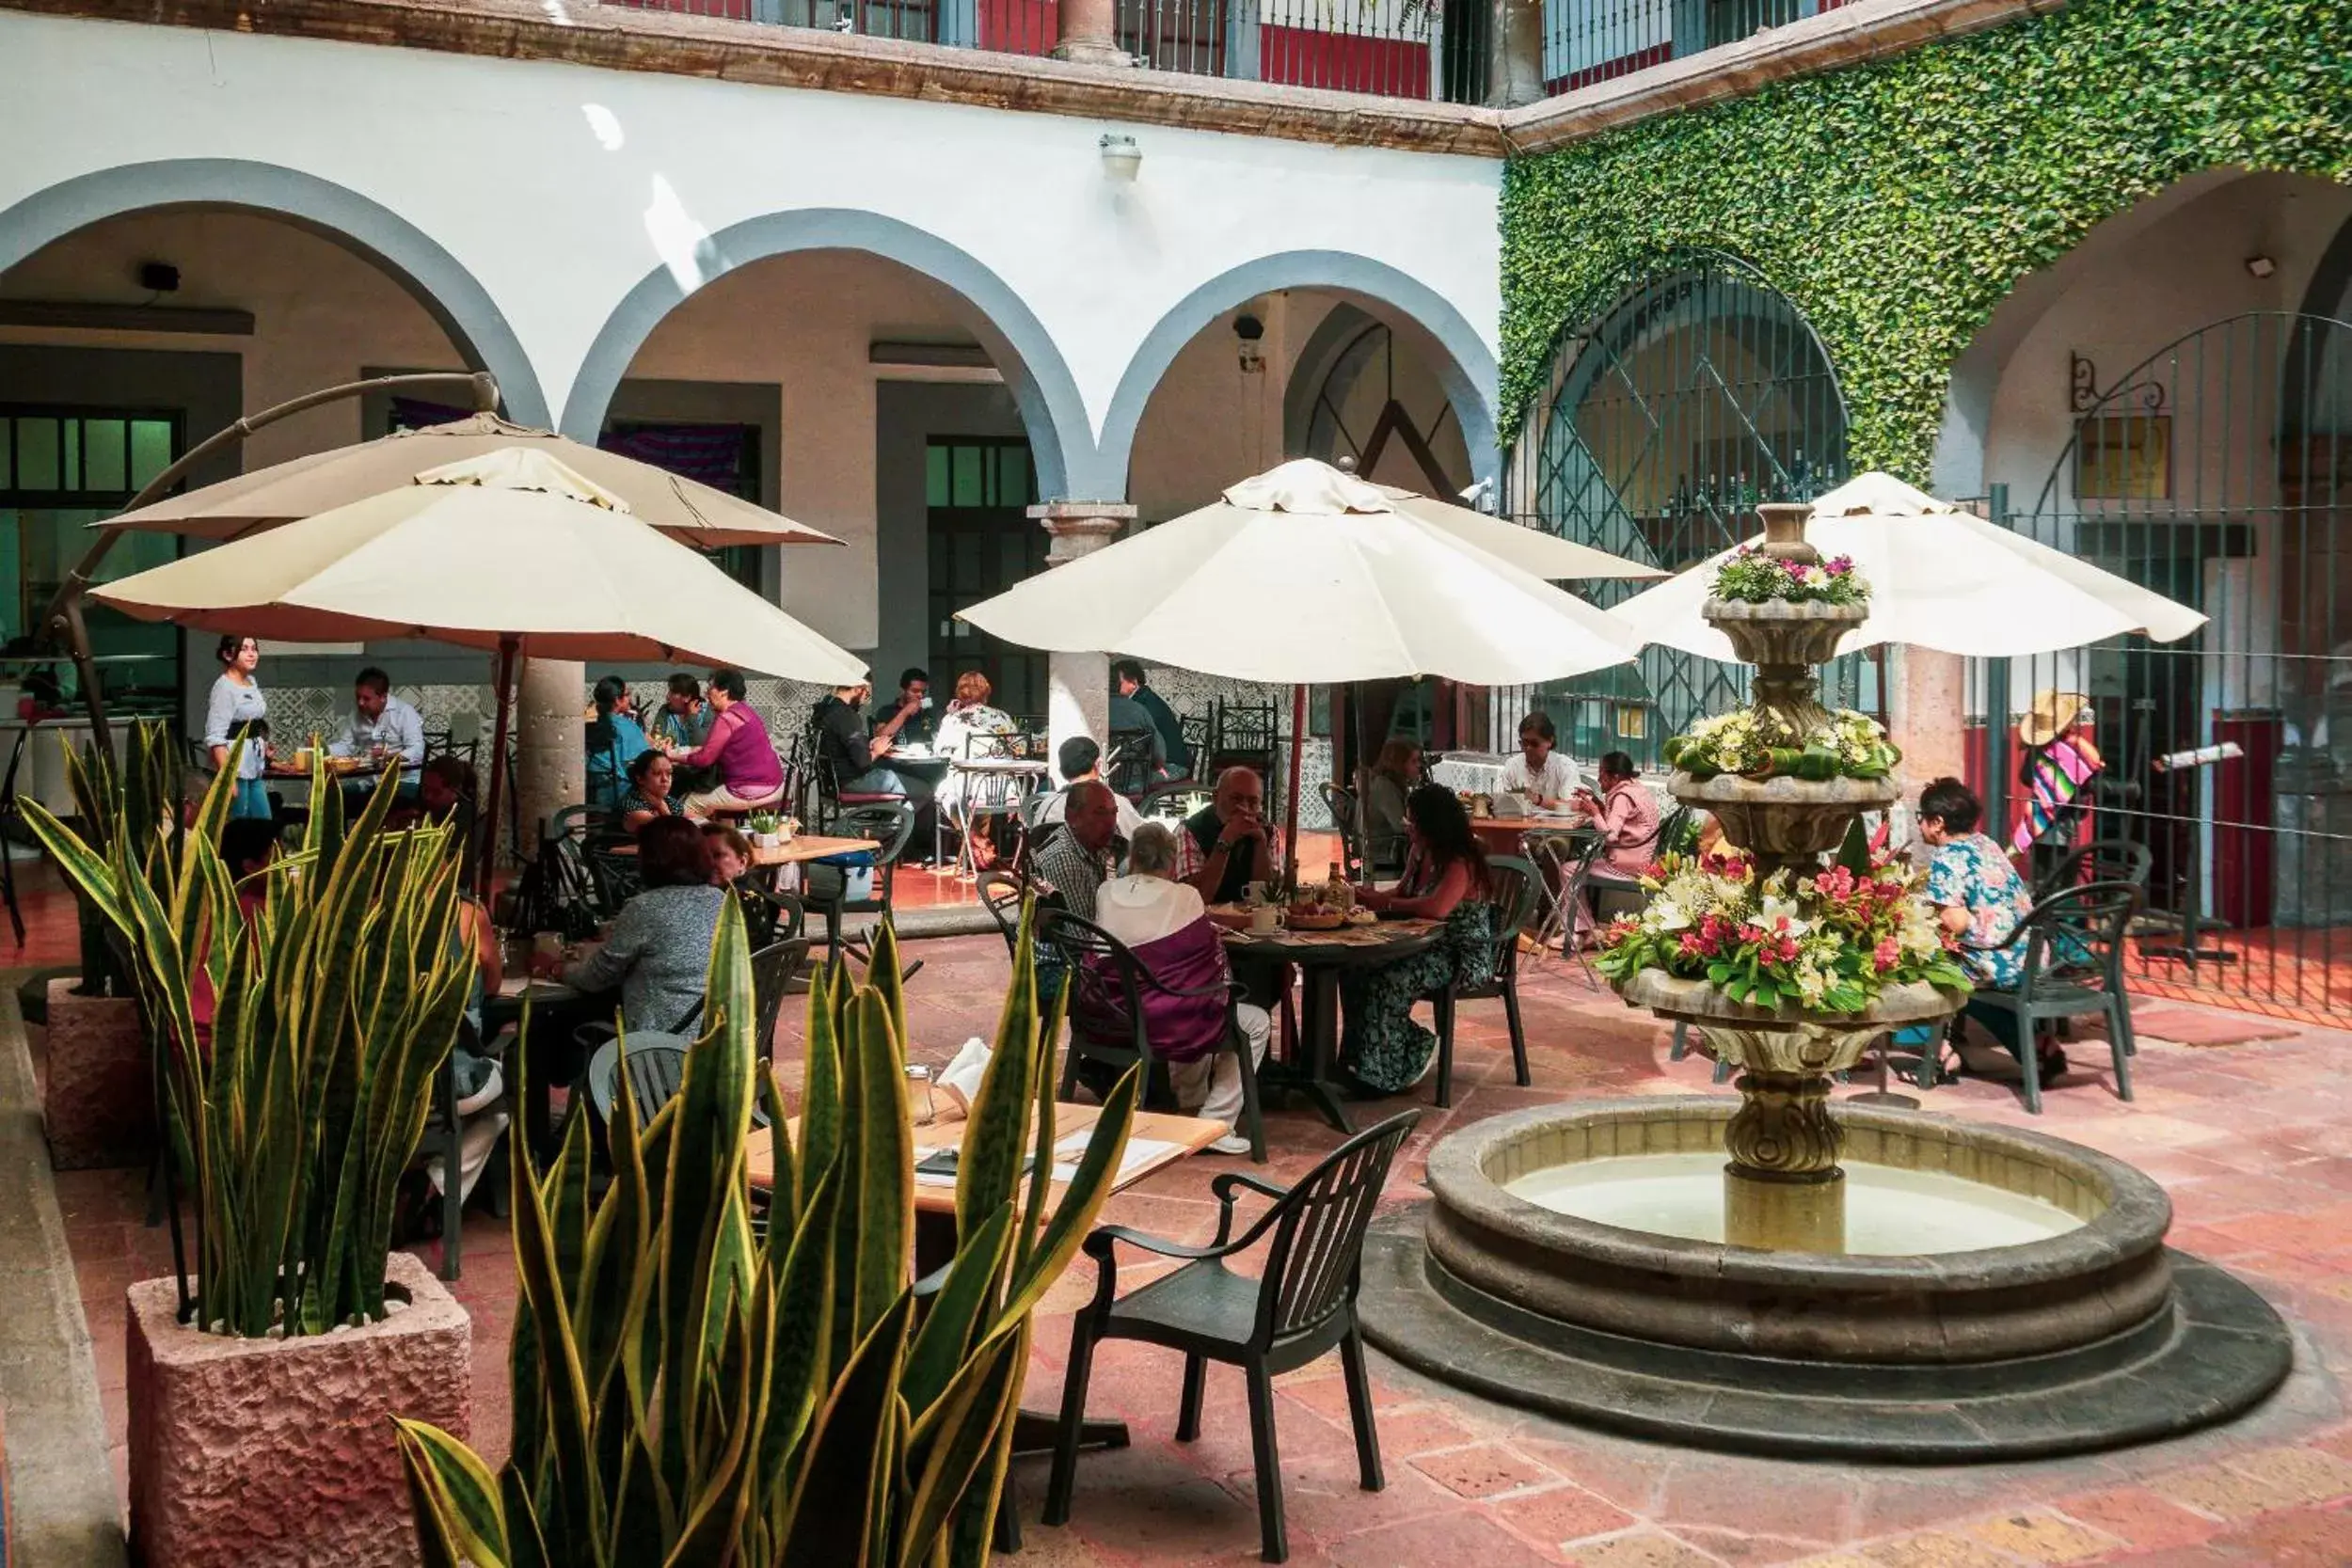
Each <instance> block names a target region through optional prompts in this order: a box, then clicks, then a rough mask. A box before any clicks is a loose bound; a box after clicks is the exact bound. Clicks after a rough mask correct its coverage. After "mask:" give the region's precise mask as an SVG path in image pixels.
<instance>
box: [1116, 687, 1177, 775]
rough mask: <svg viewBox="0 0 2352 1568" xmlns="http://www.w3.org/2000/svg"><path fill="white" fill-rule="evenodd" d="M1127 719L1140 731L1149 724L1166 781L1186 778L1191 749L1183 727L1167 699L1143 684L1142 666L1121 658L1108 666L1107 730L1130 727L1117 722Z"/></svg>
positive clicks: (1125, 723) (1123, 722)
mask: <svg viewBox="0 0 2352 1568" xmlns="http://www.w3.org/2000/svg"><path fill="white" fill-rule="evenodd" d="M1122 714H1127V715H1131V716H1132V717H1134V718H1135V719H1136V721H1137V722H1136V725H1135V727H1137V728H1140V727H1141V725H1142V724H1143V723H1149V724H1150V725H1151V727H1152V730H1154V731H1155V732H1156V733H1157V734H1158V736H1159V737H1160V745H1159V752H1160V757H1161V760H1162V761H1163V762H1164V763H1165V764H1166V765H1167V768H1168V777H1170V778H1183V777H1186V776H1188V775H1190V773H1191V772H1192V768H1193V760H1194V759H1193V755H1192V748H1191V747H1190V746H1187V745H1186V744H1185V743H1184V725H1183V724H1182V723H1180V722H1178V721H1177V718H1176V710H1175V709H1174V708H1172V707H1169V706H1168V699H1167V698H1165V697H1163V696H1161V695H1160V694H1159V693H1158V692H1156V691H1154V690H1152V688H1151V687H1150V686H1149V685H1148V684H1146V682H1145V678H1144V673H1143V664H1142V662H1141V661H1140V660H1138V659H1132V658H1122V659H1120V660H1119V661H1118V662H1117V663H1115V664H1113V665H1112V666H1111V719H1110V723H1111V728H1113V729H1115V730H1123V729H1127V728H1129V727H1130V725H1129V724H1128V723H1127V722H1126V721H1123V720H1122V719H1121V717H1120V716H1121V715H1122Z"/></svg>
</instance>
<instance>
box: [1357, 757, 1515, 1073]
mask: <svg viewBox="0 0 2352 1568" xmlns="http://www.w3.org/2000/svg"><path fill="white" fill-rule="evenodd" d="M1405 826H1406V833H1407V835H1408V836H1409V839H1410V846H1409V847H1407V848H1406V852H1405V876H1404V879H1403V880H1402V881H1400V882H1398V883H1397V885H1396V887H1395V888H1394V889H1393V890H1391V891H1389V892H1381V891H1379V890H1377V889H1375V888H1370V887H1365V888H1359V889H1358V890H1357V892H1356V901H1357V902H1358V903H1359V904H1361V905H1364V906H1365V907H1367V908H1369V909H1375V910H1378V911H1381V912H1383V913H1386V914H1396V915H1408V916H1413V917H1416V918H1419V919H1423V920H1442V921H1444V922H1445V928H1444V930H1443V931H1441V932H1440V933H1439V934H1438V941H1437V942H1435V943H1434V944H1433V945H1432V946H1430V947H1429V948H1428V949H1426V950H1425V951H1423V952H1421V953H1416V954H1414V955H1413V956H1412V957H1411V958H1399V959H1397V960H1396V961H1395V962H1394V963H1390V964H1383V965H1381V966H1380V967H1379V968H1377V969H1370V970H1364V971H1361V972H1359V973H1357V974H1350V975H1348V976H1346V977H1345V978H1343V980H1342V981H1341V982H1340V1004H1341V1009H1342V1016H1343V1020H1344V1026H1343V1030H1342V1032H1341V1035H1340V1056H1341V1059H1342V1060H1343V1062H1344V1063H1345V1065H1346V1066H1347V1067H1348V1069H1350V1070H1351V1071H1353V1072H1354V1073H1355V1075H1356V1078H1357V1080H1358V1082H1359V1083H1360V1084H1362V1085H1364V1086H1365V1087H1366V1088H1368V1089H1370V1090H1372V1091H1373V1092H1375V1093H1376V1094H1399V1093H1402V1092H1403V1091H1404V1090H1406V1089H1409V1088H1411V1087H1412V1086H1413V1085H1415V1084H1418V1083H1420V1082H1421V1081H1422V1079H1423V1078H1425V1077H1427V1076H1428V1075H1429V1069H1430V1066H1431V1065H1432V1064H1433V1063H1434V1062H1436V1060H1437V1058H1438V1037H1437V1036H1436V1035H1434V1034H1432V1033H1431V1032H1430V1031H1429V1030H1427V1029H1424V1028H1423V1027H1422V1026H1421V1024H1419V1023H1418V1022H1414V1019H1413V1004H1414V1003H1415V1002H1418V1001H1419V1000H1421V999H1422V997H1424V996H1428V995H1430V994H1432V993H1433V992H1436V991H1438V990H1445V989H1446V988H1448V987H1452V986H1465V985H1470V986H1474V985H1480V984H1483V983H1484V982H1485V981H1486V979H1487V978H1489V977H1490V976H1491V975H1492V974H1494V968H1495V957H1496V954H1495V935H1496V933H1495V911H1494V905H1493V904H1492V903H1491V902H1490V901H1489V899H1488V888H1487V875H1486V851H1485V850H1484V849H1482V848H1480V847H1479V844H1478V835H1477V834H1475V833H1473V832H1470V816H1469V815H1468V814H1467V813H1465V812H1464V811H1463V810H1462V802H1461V800H1460V798H1459V797H1457V796H1456V795H1455V794H1454V791H1452V790H1450V789H1448V788H1446V787H1445V786H1444V785H1443V784H1423V785H1422V786H1421V787H1420V788H1419V789H1416V790H1414V791H1413V793H1412V794H1411V795H1410V796H1409V797H1407V798H1406V802H1405Z"/></svg>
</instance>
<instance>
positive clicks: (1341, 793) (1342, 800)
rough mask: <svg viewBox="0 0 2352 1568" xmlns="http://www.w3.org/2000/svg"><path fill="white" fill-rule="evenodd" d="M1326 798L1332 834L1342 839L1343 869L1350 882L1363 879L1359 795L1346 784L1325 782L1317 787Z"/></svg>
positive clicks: (1326, 780) (1325, 804)
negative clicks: (1357, 803)
mask: <svg viewBox="0 0 2352 1568" xmlns="http://www.w3.org/2000/svg"><path fill="white" fill-rule="evenodd" d="M1315 792H1316V793H1317V794H1319V795H1321V796H1322V797H1323V809H1324V810H1325V811H1326V812H1328V813H1329V814H1330V816H1331V828H1332V831H1333V832H1337V833H1338V834H1339V835H1340V856H1341V861H1342V865H1341V869H1342V870H1343V872H1345V873H1346V876H1347V879H1348V880H1349V881H1351V882H1359V881H1361V880H1363V877H1364V829H1363V823H1362V821H1361V820H1360V818H1359V814H1358V812H1357V809H1356V792H1355V791H1354V790H1352V789H1349V788H1347V787H1346V786H1345V785H1344V784H1333V783H1332V782H1331V781H1330V780H1328V779H1325V780H1322V781H1321V782H1319V783H1318V784H1316V785H1315Z"/></svg>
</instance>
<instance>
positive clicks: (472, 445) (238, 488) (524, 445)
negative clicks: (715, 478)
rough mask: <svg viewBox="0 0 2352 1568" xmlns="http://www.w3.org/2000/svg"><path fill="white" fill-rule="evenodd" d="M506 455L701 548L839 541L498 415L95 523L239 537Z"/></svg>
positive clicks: (334, 454)
mask: <svg viewBox="0 0 2352 1568" xmlns="http://www.w3.org/2000/svg"><path fill="white" fill-rule="evenodd" d="M501 454H504V455H503V457H502V460H504V461H509V462H523V461H525V460H546V459H553V460H554V461H556V462H558V463H561V464H562V465H563V466H564V467H566V468H568V469H570V470H571V471H572V472H573V473H575V474H578V475H579V476H580V478H582V479H584V480H586V481H588V482H589V483H591V484H594V485H595V486H596V487H597V488H598V489H599V490H600V491H602V492H604V493H606V494H608V495H612V496H616V497H618V498H619V499H621V500H622V501H624V502H626V503H627V505H628V510H629V511H630V512H632V513H634V514H635V515H636V516H637V519H638V520H639V521H640V522H643V523H649V524H651V525H652V526H653V527H655V528H658V529H660V530H661V531H662V532H664V533H666V534H668V535H670V537H672V538H673V539H676V540H680V541H682V542H683V543H685V544H689V545H691V546H694V547H695V548H696V549H703V550H715V549H719V548H721V547H723V546H728V545H838V544H840V543H841V541H840V540H838V539H835V538H834V536H833V535H832V534H830V533H823V532H820V531H818V530H816V529H813V528H810V527H808V526H807V525H806V524H803V523H796V522H794V521H792V519H791V518H789V517H783V516H779V515H776V514H775V513H773V512H771V511H769V510H768V509H767V508H765V507H763V506H757V505H755V504H754V503H752V502H750V501H747V500H743V499H739V498H738V497H735V496H730V495H728V494H727V493H726V492H725V491H723V490H717V489H713V488H712V487H711V486H709V485H707V484H703V483H697V482H696V481H694V480H691V479H687V478H684V477H682V476H680V475H677V474H674V473H671V472H670V471H669V470H668V469H666V468H660V467H655V466H654V465H652V464H650V463H641V462H639V461H637V460H636V459H635V458H633V457H624V456H622V455H621V454H620V453H618V452H612V451H603V450H602V449H601V448H597V447H592V446H588V445H585V444H584V443H582V442H579V441H573V440H569V439H566V438H565V437H564V436H558V435H555V434H554V433H553V432H551V431H546V430H533V429H532V428H531V427H530V426H529V425H519V424H513V423H510V422H509V421H507V420H501V419H500V418H499V417H498V416H497V415H496V414H474V415H469V416H468V417H467V418H465V419H462V420H452V421H450V422H449V423H447V424H437V425H426V426H424V427H422V428H421V429H417V430H403V431H397V432H395V433H394V434H392V435H390V436H384V437H382V438H380V439H378V440H373V441H362V442H360V443H358V445H356V446H348V447H337V448H334V449H333V450H332V451H319V452H311V453H310V454H309V455H308V456H304V457H297V458H294V459H292V460H291V461H289V462H285V463H279V464H276V465H273V466H272V467H267V468H260V469H257V470H255V471H254V472H252V473H249V474H240V475H238V476H237V477H236V478H234V479H225V480H222V481H221V482H220V483H217V484H207V485H205V486H204V487H203V488H202V489H200V490H190V491H187V492H185V493H184V494H182V495H177V496H168V497H166V498H165V499H162V500H159V501H157V502H155V503H154V504H153V505H151V506H143V507H141V508H139V509H138V510H137V511H136V512H129V513H125V514H123V515H121V516H119V517H108V518H107V519H105V520H104V521H103V522H101V523H93V524H91V525H90V526H91V527H93V528H111V529H131V530H135V531H141V532H150V533H179V534H185V535H186V536H188V537H189V538H192V539H214V540H230V539H242V538H244V537H245V536H246V534H249V533H255V532H259V531H262V530H265V529H272V528H278V527H281V526H283V525H284V524H287V523H291V522H294V521H296V520H298V519H300V518H304V517H312V516H316V515H318V514H320V513H322V512H326V511H329V510H331V509H333V508H335V507H338V506H346V505H349V504H350V503H351V502H353V501H356V500H363V499H366V498H368V497H370V496H377V495H382V494H383V493H384V492H385V491H387V490H392V489H397V488H398V487H400V486H401V485H404V484H406V483H408V482H409V481H410V480H412V479H414V478H415V477H416V476H417V475H418V474H420V473H422V472H424V471H425V470H427V469H430V468H443V467H449V466H450V465H451V464H453V463H461V462H466V461H468V460H469V459H483V458H491V457H494V456H501Z"/></svg>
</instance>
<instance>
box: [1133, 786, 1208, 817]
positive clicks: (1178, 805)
mask: <svg viewBox="0 0 2352 1568" xmlns="http://www.w3.org/2000/svg"><path fill="white" fill-rule="evenodd" d="M1215 799H1216V785H1215V784H1214V783H1212V782H1211V781H1208V780H1205V779H1198V778H1192V779H1166V780H1163V781H1162V782H1160V783H1158V784H1153V785H1152V787H1151V788H1149V789H1147V790H1145V791H1144V792H1143V799H1142V800H1138V801H1136V811H1138V812H1140V813H1142V814H1143V815H1144V816H1147V817H1152V818H1157V819H1159V820H1162V821H1182V820H1183V819H1184V818H1185V817H1187V816H1191V815H1192V814H1193V813H1194V812H1197V811H1199V810H1200V808H1201V807H1202V806H1205V805H1207V804H1208V803H1209V802H1210V801H1211V800H1215Z"/></svg>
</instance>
